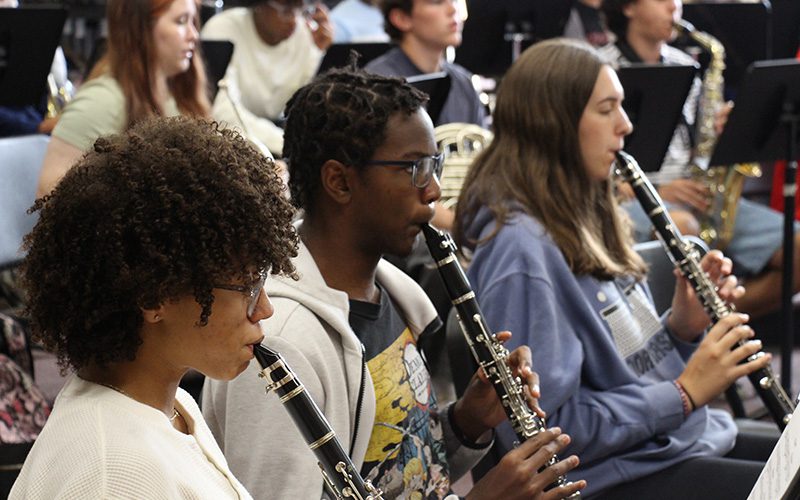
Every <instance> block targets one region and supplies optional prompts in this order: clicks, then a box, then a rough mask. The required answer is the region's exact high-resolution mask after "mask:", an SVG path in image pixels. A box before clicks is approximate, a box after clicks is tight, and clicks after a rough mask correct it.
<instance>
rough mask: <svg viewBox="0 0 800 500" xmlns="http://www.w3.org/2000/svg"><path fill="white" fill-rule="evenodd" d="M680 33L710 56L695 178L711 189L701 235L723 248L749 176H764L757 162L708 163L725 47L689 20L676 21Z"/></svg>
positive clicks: (699, 115)
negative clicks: (710, 164) (716, 164)
mask: <svg viewBox="0 0 800 500" xmlns="http://www.w3.org/2000/svg"><path fill="white" fill-rule="evenodd" d="M675 28H676V30H677V31H678V32H680V33H685V34H686V35H688V36H689V37H690V38H691V39H692V40H694V42H695V43H697V44H698V45H699V46H700V47H701V48H702V49H703V50H705V51H707V52H708V53H709V55H710V56H711V61H710V62H709V65H708V68H707V69H706V72H705V75H703V89H702V97H701V100H700V104H699V106H698V112H697V141H696V145H695V149H694V151H693V155H692V156H693V165H692V177H693V178H694V179H696V180H699V181H701V182H703V183H704V184H705V185H706V186H707V187H708V189H709V192H710V196H711V199H710V203H709V207H708V209H707V210H706V211H705V212H703V213H701V214H699V217H698V222H699V223H700V234H699V236H700V238H701V239H702V240H703V241H705V242H706V243H707V244H708V245H709V246H711V247H713V248H719V249H724V248H725V247H726V246H727V245H728V243H730V240H731V238H732V237H733V225H734V222H735V221H736V209H737V208H738V207H737V205H738V203H739V198H740V197H741V195H742V188H743V187H744V181H745V178H747V177H761V173H762V172H761V166H760V165H759V164H758V163H740V164H736V165H733V166H731V167H727V166H709V165H708V162H709V161H710V160H711V153H712V152H713V150H714V145H715V144H716V142H717V133H716V131H715V130H714V120H715V118H716V114H717V111H719V109H721V108H722V106H724V104H725V98H724V88H725V81H724V79H723V76H722V73H723V71H724V70H725V47H724V46H723V45H722V43H720V41H719V40H717V39H716V38H714V37H713V36H711V35H709V34H708V33H704V32H702V31H698V30H697V29H695V27H694V26H693V25H692V24H691V23H690V22H688V21H684V20H680V21H678V22H676V23H675Z"/></svg>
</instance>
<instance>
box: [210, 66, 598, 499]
mask: <svg viewBox="0 0 800 500" xmlns="http://www.w3.org/2000/svg"><path fill="white" fill-rule="evenodd" d="M424 103H425V97H424V95H423V94H421V93H420V92H419V91H417V90H415V89H414V88H413V87H411V86H409V85H408V84H405V83H404V82H402V81H401V80H398V79H394V78H387V77H381V76H377V75H370V74H367V73H363V72H360V71H356V70H352V69H341V70H334V71H332V72H330V73H327V74H325V75H323V76H322V77H320V78H318V79H317V80H315V81H314V82H312V83H311V84H309V85H307V86H305V87H303V88H302V89H300V90H299V91H298V92H297V93H296V94H295V95H294V96H293V97H292V99H291V100H290V101H289V104H288V106H287V116H288V121H287V126H286V134H285V138H286V142H285V150H284V151H285V153H286V155H287V158H288V160H289V165H290V175H291V180H290V189H291V195H292V200H293V202H294V203H295V204H296V205H297V206H298V207H299V208H302V209H303V210H304V217H305V219H304V220H303V221H302V222H300V223H299V225H298V232H299V234H300V236H301V245H300V250H299V254H298V256H297V258H296V259H293V264H294V265H295V266H296V269H297V274H298V275H299V276H300V279H299V281H292V280H291V279H287V280H283V279H280V280H270V281H269V282H268V284H267V286H266V291H267V293H268V294H269V295H270V297H271V298H272V302H273V304H274V307H275V316H274V319H273V320H272V321H271V322H270V325H269V327H268V328H267V331H266V333H267V338H266V339H265V343H266V344H269V345H270V346H271V347H272V348H274V349H276V350H278V351H280V352H281V353H282V354H283V356H284V357H285V358H286V361H287V363H288V364H290V365H291V367H292V368H293V369H294V371H295V372H296V373H297V375H298V378H300V380H302V381H303V383H304V384H305V385H306V388H307V390H308V391H309V393H310V395H311V396H312V397H313V399H314V400H315V401H316V402H317V404H318V405H319V406H320V408H321V410H322V411H323V413H324V414H325V415H326V417H327V418H328V420H329V421H330V423H331V426H332V427H333V429H334V430H335V431H336V435H337V436H338V438H339V440H340V441H341V443H342V445H343V447H344V448H345V450H348V452H349V454H350V456H351V457H352V459H353V462H354V463H355V465H356V467H358V468H359V469H360V471H361V474H362V476H364V477H365V478H367V479H369V480H371V481H372V482H373V484H374V485H376V486H377V487H378V488H380V489H381V490H382V491H383V492H384V498H387V499H388V498H420V499H422V498H425V499H429V498H430V499H442V498H446V497H449V498H456V495H454V494H452V492H451V484H452V482H453V481H454V480H455V479H457V478H458V477H459V476H461V475H463V474H464V473H465V472H466V471H467V470H469V468H470V467H471V466H472V465H473V464H474V463H475V462H476V460H478V459H479V458H480V457H481V456H482V455H483V454H484V452H485V451H486V450H487V449H488V446H489V445H490V443H491V440H492V428H493V427H494V426H495V425H498V424H499V423H500V422H501V421H502V420H504V419H505V413H504V412H503V410H502V407H501V405H500V402H499V400H498V399H497V396H496V395H495V393H494V390H493V388H492V387H491V385H490V384H489V383H488V382H487V380H486V379H485V377H482V376H479V375H477V374H476V375H475V376H474V377H473V379H472V381H471V383H470V386H469V388H468V389H467V391H466V393H465V395H464V396H463V397H462V398H461V399H460V400H458V401H456V402H455V403H453V404H450V405H443V406H442V407H440V406H439V405H438V404H437V401H436V397H435V395H434V394H433V391H432V389H431V381H430V376H429V373H428V371H427V368H426V366H425V361H424V359H423V358H422V356H421V354H420V352H419V350H418V349H417V340H418V339H419V337H420V335H425V334H426V333H428V332H432V331H434V330H435V329H436V328H437V327H438V326H439V325H440V321H439V319H438V317H437V316H436V312H435V310H434V308H433V306H432V304H431V303H430V301H429V300H428V299H427V297H426V296H425V294H424V292H423V291H422V290H421V289H420V288H419V286H418V285H417V284H416V283H414V282H413V281H412V280H411V279H410V278H408V277H407V276H406V275H405V274H403V273H402V272H401V271H399V270H398V269H397V268H395V267H393V266H392V265H391V264H389V263H388V262H386V261H384V260H383V259H382V255H383V254H384V253H391V254H397V255H406V254H408V253H409V252H410V251H411V248H412V246H413V244H414V240H415V238H416V236H417V234H418V233H419V231H420V225H421V224H423V223H425V222H427V221H428V220H429V219H430V218H431V217H432V215H433V203H434V201H436V199H437V198H438V197H439V195H440V187H439V180H438V175H439V174H440V173H441V159H440V157H439V156H438V155H437V153H436V144H435V141H434V138H433V126H432V124H431V120H430V118H429V117H428V115H427V113H426V112H425V111H424V108H423V106H424ZM499 336H500V337H501V339H504V340H505V339H508V338H509V337H510V334H509V333H508V332H504V333H501V334H499ZM511 360H512V366H513V368H514V370H515V372H516V373H517V374H519V375H520V376H521V377H522V378H523V379H524V380H525V381H526V383H527V386H528V387H530V388H531V389H530V391H529V397H530V399H531V404H532V405H533V407H534V408H537V409H538V406H537V405H536V402H535V399H534V398H535V397H538V388H537V380H538V376H537V375H536V374H535V373H534V372H533V371H532V370H531V367H530V351H529V350H528V349H527V348H526V347H525V348H520V349H518V350H516V351H514V352H513V353H512V355H511ZM203 402H204V409H203V412H204V415H205V417H206V418H207V420H208V422H209V425H210V427H211V429H212V432H214V433H215V435H216V437H217V439H218V441H219V443H220V445H221V447H222V448H223V450H224V452H225V455H226V457H227V458H228V460H229V463H230V465H231V468H232V470H233V471H235V473H236V474H237V476H238V477H240V478H241V479H242V481H243V483H244V484H245V485H246V486H247V488H248V489H249V490H250V491H252V492H253V494H254V495H255V496H256V497H269V498H303V499H313V498H320V496H321V494H322V489H323V481H322V477H321V475H320V474H319V470H318V467H317V464H316V460H315V459H314V455H313V454H312V453H311V452H310V451H309V450H308V449H307V446H306V445H305V443H304V442H303V440H302V438H301V436H300V433H299V432H297V431H296V430H294V429H291V427H293V425H292V422H291V420H290V418H289V416H288V414H287V412H286V410H285V409H284V408H281V403H280V402H279V400H278V398H277V397H276V396H274V395H268V396H266V397H265V396H264V385H263V382H259V381H258V380H257V377H256V375H255V370H253V369H251V370H250V372H249V373H245V374H244V375H243V376H241V377H239V378H237V379H236V380H234V381H231V382H230V383H216V382H214V381H209V383H208V385H206V387H205V388H204V392H203ZM273 429H279V430H280V431H279V432H277V433H275V434H270V435H269V439H253V437H254V436H258V435H259V433H261V432H263V430H273ZM568 442H569V438H568V437H567V436H566V435H565V434H562V433H561V432H560V430H558V429H551V430H548V431H545V432H542V433H541V434H540V435H539V436H537V437H536V438H534V439H532V440H530V441H527V442H525V443H523V444H521V445H520V446H519V447H518V448H516V449H515V450H513V451H511V452H510V453H508V455H506V457H505V458H504V459H503V461H502V462H501V463H500V465H498V466H497V467H496V468H495V469H493V470H492V471H490V472H489V473H488V474H487V475H486V476H485V477H484V478H483V479H482V480H481V481H480V482H478V483H477V484H476V485H475V487H474V488H473V489H472V491H470V492H469V493H468V495H467V498H470V499H480V498H504V499H512V498H520V499H522V498H526V499H529V498H532V497H534V496H535V495H537V494H540V493H542V489H543V488H545V487H546V486H547V485H549V484H551V483H552V481H553V480H554V478H555V475H556V474H558V475H561V474H564V473H566V472H567V471H568V470H569V469H571V468H573V467H575V466H576V465H577V463H578V459H577V457H569V458H566V459H565V460H563V461H561V462H559V463H558V464H557V465H554V466H552V467H549V468H548V469H546V470H545V471H544V472H542V473H538V472H537V471H538V470H539V468H540V467H541V466H542V465H543V464H544V463H545V462H546V461H547V460H548V459H549V458H550V457H551V456H552V454H553V453H556V452H557V451H558V450H560V449H561V448H562V447H563V446H564V445H566V444H567V443H568ZM584 485H585V482H583V481H577V482H576V483H575V484H572V485H569V486H563V487H560V488H556V489H554V490H551V491H549V492H547V493H545V494H542V496H540V497H537V498H543V499H555V498H561V497H563V496H565V495H566V494H568V493H570V492H572V491H577V490H578V489H580V488H582V487H583V486H584Z"/></svg>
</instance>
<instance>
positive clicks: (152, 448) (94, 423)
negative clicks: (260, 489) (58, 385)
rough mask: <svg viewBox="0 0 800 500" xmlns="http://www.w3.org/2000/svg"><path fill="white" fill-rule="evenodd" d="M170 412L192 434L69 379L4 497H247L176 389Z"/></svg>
mask: <svg viewBox="0 0 800 500" xmlns="http://www.w3.org/2000/svg"><path fill="white" fill-rule="evenodd" d="M176 408H177V409H178V411H179V412H180V413H181V415H182V416H183V418H184V419H185V420H186V423H187V424H188V426H189V429H190V431H191V434H188V435H187V434H183V433H181V432H180V431H178V430H176V429H175V428H173V427H172V424H171V422H170V421H169V419H168V418H167V416H166V415H164V414H163V413H162V412H161V411H159V410H157V409H155V408H153V407H150V406H147V405H145V404H142V403H139V402H137V401H135V400H133V399H131V398H129V397H128V396H125V395H123V394H121V393H119V392H117V391H115V390H113V389H110V388H108V387H105V386H102V385H97V384H94V383H91V382H87V381H85V380H83V379H81V378H79V377H77V376H74V375H73V376H72V377H70V379H69V380H68V381H67V383H66V385H65V386H64V388H63V389H62V390H61V392H60V393H59V395H58V397H57V398H56V402H55V405H54V408H53V413H52V414H51V415H50V418H49V419H48V421H47V423H46V424H45V427H44V430H43V431H42V433H41V434H40V435H39V437H38V438H37V440H36V442H35V443H34V445H33V449H32V450H31V452H30V454H29V455H28V457H27V459H26V460H25V465H24V466H23V467H22V471H21V472H20V475H19V477H18V478H17V481H16V482H15V483H14V487H13V488H12V490H11V495H10V496H9V498H10V499H11V500H14V499H23V498H24V499H26V500H36V499H42V500H54V499H85V498H131V499H133V498H147V499H175V498H184V499H190V498H191V499H209V500H212V499H213V500H217V499H226V498H237V499H250V498H251V496H250V494H249V493H247V491H246V490H245V488H244V487H243V486H242V485H241V483H239V481H238V480H237V479H236V478H235V477H234V476H233V474H232V473H231V472H230V469H229V468H228V464H227V462H226V461H225V457H224V456H223V455H222V451H221V450H220V449H219V446H217V443H216V441H215V440H214V438H213V436H212V435H211V432H210V431H209V429H208V426H207V425H206V423H205V421H204V420H203V416H202V415H201V414H200V409H199V408H198V407H197V404H196V403H195V402H194V400H193V399H192V397H191V396H190V395H189V394H188V393H187V392H186V391H184V390H182V389H179V390H178V394H177V397H176Z"/></svg>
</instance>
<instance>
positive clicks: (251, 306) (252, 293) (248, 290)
mask: <svg viewBox="0 0 800 500" xmlns="http://www.w3.org/2000/svg"><path fill="white" fill-rule="evenodd" d="M266 281H267V271H261V272H260V273H258V279H257V280H256V282H255V283H253V284H252V285H251V286H246V285H228V284H219V283H215V284H213V285H211V286H213V287H214V288H220V289H222V290H231V291H234V292H240V293H243V294H245V295H246V296H247V297H248V300H247V317H248V318H249V317H251V316H252V315H253V313H254V312H255V310H256V306H257V305H258V299H259V298H260V297H261V290H263V289H264V283H265V282H266Z"/></svg>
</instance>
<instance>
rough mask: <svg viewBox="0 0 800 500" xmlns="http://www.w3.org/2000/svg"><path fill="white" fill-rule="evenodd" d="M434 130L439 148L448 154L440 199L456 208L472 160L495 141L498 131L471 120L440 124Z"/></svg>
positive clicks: (441, 182) (447, 205) (445, 205)
mask: <svg viewBox="0 0 800 500" xmlns="http://www.w3.org/2000/svg"><path fill="white" fill-rule="evenodd" d="M433 133H434V137H435V138H436V144H437V145H438V147H439V151H440V152H441V153H443V154H444V170H443V171H442V178H441V180H440V181H439V183H440V184H441V186H442V197H441V199H440V200H439V202H440V203H441V204H442V205H443V206H444V207H445V208H453V207H455V205H456V203H457V202H458V196H459V194H461V186H463V185H464V179H465V178H466V177H467V172H468V171H469V167H470V165H472V160H474V159H475V155H477V154H478V153H480V152H481V151H482V150H483V148H484V147H486V146H487V145H488V144H489V142H491V140H492V138H493V137H494V134H492V133H491V132H490V131H488V130H486V129H484V128H482V127H479V126H478V125H474V124H471V123H447V124H444V125H439V126H438V127H436V128H435V129H434V131H433Z"/></svg>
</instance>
